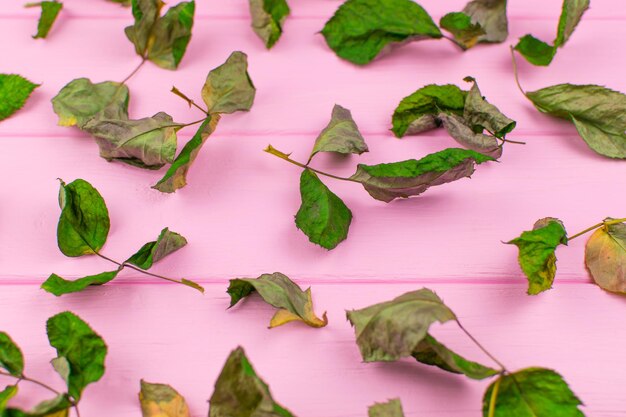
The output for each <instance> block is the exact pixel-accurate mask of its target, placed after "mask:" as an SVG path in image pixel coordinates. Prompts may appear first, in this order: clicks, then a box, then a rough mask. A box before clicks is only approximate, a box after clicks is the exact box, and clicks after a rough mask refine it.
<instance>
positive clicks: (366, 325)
mask: <svg viewBox="0 0 626 417" xmlns="http://www.w3.org/2000/svg"><path fill="white" fill-rule="evenodd" d="M347 318H348V320H349V321H350V324H352V326H353V327H354V328H355V334H356V343H357V345H358V346H359V349H360V350H361V356H362V357H363V360H364V361H365V362H375V361H395V360H398V359H400V358H403V357H408V356H411V355H412V354H413V352H414V351H415V349H416V348H417V346H418V345H419V343H420V342H421V341H422V340H424V338H425V337H426V335H427V334H428V329H429V327H430V325H431V324H433V323H435V322H440V323H445V322H447V321H450V320H455V319H456V316H455V315H454V313H453V312H452V310H450V309H449V308H448V307H447V306H446V305H445V304H444V303H443V301H442V300H441V298H439V297H438V296H437V294H435V293H434V292H432V291H431V290H429V289H427V288H423V289H421V290H418V291H412V292H408V293H406V294H403V295H401V296H399V297H396V298H394V299H393V300H391V301H387V302H384V303H379V304H374V305H372V306H369V307H366V308H363V309H361V310H352V311H348V312H347Z"/></svg>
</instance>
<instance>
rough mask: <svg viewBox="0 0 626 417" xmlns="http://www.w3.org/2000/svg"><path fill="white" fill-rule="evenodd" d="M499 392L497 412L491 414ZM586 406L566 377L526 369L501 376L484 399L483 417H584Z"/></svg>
mask: <svg viewBox="0 0 626 417" xmlns="http://www.w3.org/2000/svg"><path fill="white" fill-rule="evenodd" d="M496 386H497V387H498V388H499V389H498V391H496V397H495V399H494V400H493V401H495V409H494V410H495V412H494V413H493V414H489V406H490V403H491V402H492V395H493V393H494V390H495V387H496ZM581 405H582V402H581V401H580V400H579V399H578V397H576V394H574V393H573V392H572V390H571V389H570V387H569V386H568V385H567V382H565V380H563V377H562V376H561V375H559V374H557V373H556V372H554V371H552V370H550V369H544V368H526V369H522V370H521V371H517V372H515V373H512V374H507V375H503V376H501V377H500V378H499V379H498V380H496V381H495V382H494V383H492V384H491V385H490V386H489V388H487V391H486V392H485V396H484V397H483V417H557V416H558V417H584V416H585V415H584V414H583V413H582V411H580V409H579V408H578V407H579V406H581Z"/></svg>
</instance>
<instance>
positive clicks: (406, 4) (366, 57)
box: [321, 0, 442, 65]
mask: <svg viewBox="0 0 626 417" xmlns="http://www.w3.org/2000/svg"><path fill="white" fill-rule="evenodd" d="M321 33H322V35H324V38H325V39H326V43H327V44H328V46H329V47H330V49H332V50H333V51H335V53H336V54H337V55H338V56H339V57H341V58H343V59H345V60H347V61H350V62H352V63H354V64H358V65H365V64H367V63H369V62H371V61H372V60H374V59H375V58H376V57H378V56H380V55H381V54H383V53H384V52H386V51H387V50H389V49H390V48H391V47H393V46H397V45H400V44H405V43H408V42H412V41H417V40H421V39H428V38H431V39H438V38H441V37H442V34H441V31H440V30H439V28H438V27H437V25H436V24H435V22H433V20H432V18H431V17H430V16H429V15H428V13H427V12H426V11H425V10H424V9H423V8H422V6H420V5H419V4H417V3H415V2H414V1H412V0H348V1H346V2H344V3H343V4H342V5H341V6H339V8H338V9H337V11H336V12H335V14H334V15H333V17H331V18H330V20H328V22H326V25H325V26H324V29H322V32H321Z"/></svg>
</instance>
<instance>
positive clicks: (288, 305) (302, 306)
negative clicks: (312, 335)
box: [227, 272, 328, 328]
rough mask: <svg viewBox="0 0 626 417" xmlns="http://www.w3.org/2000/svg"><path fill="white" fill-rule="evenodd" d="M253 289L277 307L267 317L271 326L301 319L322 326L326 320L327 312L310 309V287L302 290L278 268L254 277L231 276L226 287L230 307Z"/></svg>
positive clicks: (311, 302) (310, 324) (308, 323)
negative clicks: (271, 316)
mask: <svg viewBox="0 0 626 417" xmlns="http://www.w3.org/2000/svg"><path fill="white" fill-rule="evenodd" d="M255 291H256V292H258V293H259V295H260V296H261V297H262V298H263V300H264V301H265V302H266V303H268V304H270V305H272V306H273V307H276V308H278V309H279V310H278V311H277V312H276V314H275V315H274V317H273V318H272V320H271V321H270V328H273V327H277V326H281V325H283V324H286V323H289V322H292V321H302V322H304V323H305V324H307V325H309V326H311V327H324V326H326V325H327V324H328V320H327V319H326V313H324V315H323V316H322V317H323V318H322V319H320V318H319V317H317V316H316V315H315V312H314V311H313V300H312V299H311V289H310V288H307V289H306V290H305V291H302V290H301V289H300V287H299V286H298V285H297V284H296V283H295V282H293V281H292V280H290V279H289V277H287V276H286V275H284V274H281V273H280V272H274V273H273V274H263V275H261V276H260V277H258V278H256V279H252V278H237V279H231V280H230V285H229V286H228V290H227V292H228V294H229V295H230V307H232V306H234V305H235V304H237V303H238V302H239V301H240V300H241V299H242V298H245V297H247V296H249V295H250V294H252V293H253V292H255Z"/></svg>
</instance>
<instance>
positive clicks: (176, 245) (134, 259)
mask: <svg viewBox="0 0 626 417" xmlns="http://www.w3.org/2000/svg"><path fill="white" fill-rule="evenodd" d="M186 244H187V239H185V238H184V237H183V236H181V235H179V234H178V233H176V232H171V231H170V230H169V229H168V228H167V227H166V228H165V229H163V230H161V233H160V234H159V237H158V238H157V240H155V241H153V242H148V243H146V244H145V245H143V246H142V247H141V249H139V251H137V253H135V254H134V255H133V256H131V257H130V258H128V259H127V260H126V261H125V262H124V263H128V264H133V265H135V266H138V267H139V268H141V269H150V268H151V267H152V265H153V264H154V263H155V262H158V261H160V260H161V259H163V258H165V257H166V256H167V255H169V254H171V253H174V252H176V251H177V250H178V249H180V248H182V247H183V246H185V245H186Z"/></svg>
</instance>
